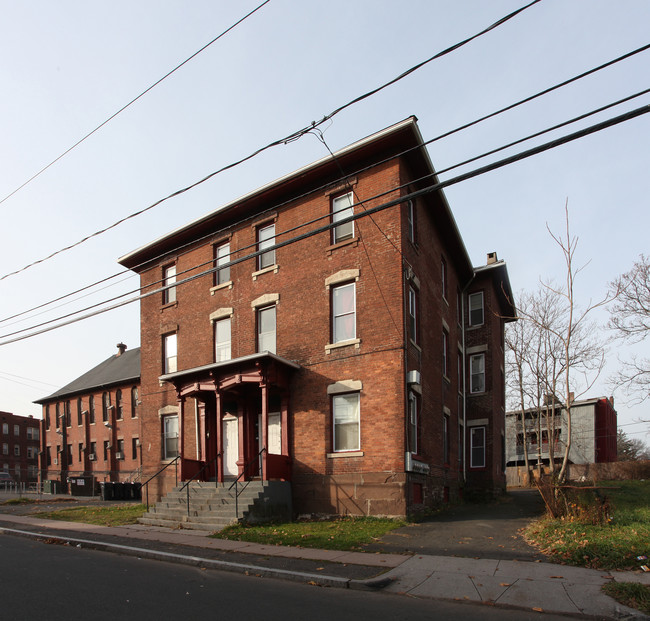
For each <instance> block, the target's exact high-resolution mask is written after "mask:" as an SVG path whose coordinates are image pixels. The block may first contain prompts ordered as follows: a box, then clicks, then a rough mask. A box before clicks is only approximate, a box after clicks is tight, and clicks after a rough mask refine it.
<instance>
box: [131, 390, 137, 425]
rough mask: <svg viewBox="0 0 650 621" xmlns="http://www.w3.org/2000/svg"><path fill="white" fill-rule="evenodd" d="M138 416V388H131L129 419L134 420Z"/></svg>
mask: <svg viewBox="0 0 650 621" xmlns="http://www.w3.org/2000/svg"><path fill="white" fill-rule="evenodd" d="M137 415H138V387H137V386H133V388H131V418H136V417H137Z"/></svg>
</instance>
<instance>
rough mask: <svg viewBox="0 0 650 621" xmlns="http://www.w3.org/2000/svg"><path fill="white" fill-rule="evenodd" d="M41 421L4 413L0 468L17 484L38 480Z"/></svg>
mask: <svg viewBox="0 0 650 621" xmlns="http://www.w3.org/2000/svg"><path fill="white" fill-rule="evenodd" d="M40 423H41V421H40V420H37V419H34V418H33V417H32V416H18V415H17V414H12V413H10V412H0V467H1V468H2V470H3V471H4V472H8V473H9V474H10V475H11V477H12V478H13V480H14V481H16V482H17V483H36V482H37V481H38V453H39V451H40Z"/></svg>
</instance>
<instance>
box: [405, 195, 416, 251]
mask: <svg viewBox="0 0 650 621" xmlns="http://www.w3.org/2000/svg"><path fill="white" fill-rule="evenodd" d="M406 235H407V237H408V240H409V241H410V242H411V243H412V244H414V243H415V203H414V202H413V200H411V199H409V200H408V201H406Z"/></svg>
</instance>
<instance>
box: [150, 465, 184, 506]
mask: <svg viewBox="0 0 650 621" xmlns="http://www.w3.org/2000/svg"><path fill="white" fill-rule="evenodd" d="M180 458H181V456H180V455H178V456H177V457H175V458H174V459H172V460H171V461H170V462H169V463H168V464H166V465H165V466H163V467H162V468H161V469H160V470H158V472H156V474H154V475H153V476H152V477H149V478H148V479H147V480H146V481H145V482H144V483H143V484H142V487H145V488H146V490H145V491H146V494H147V511H149V482H150V481H153V480H154V479H155V478H156V477H157V476H158V475H159V474H161V473H163V472H164V471H165V470H167V468H169V466H171V465H172V464H176V485H178V460H179V459H180Z"/></svg>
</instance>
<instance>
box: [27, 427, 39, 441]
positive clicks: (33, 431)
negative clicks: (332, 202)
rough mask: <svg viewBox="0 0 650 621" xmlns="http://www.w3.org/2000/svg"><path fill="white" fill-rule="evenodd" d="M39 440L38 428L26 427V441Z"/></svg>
mask: <svg viewBox="0 0 650 621" xmlns="http://www.w3.org/2000/svg"><path fill="white" fill-rule="evenodd" d="M39 438H40V433H39V430H38V427H27V439H28V440H38V439H39Z"/></svg>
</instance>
